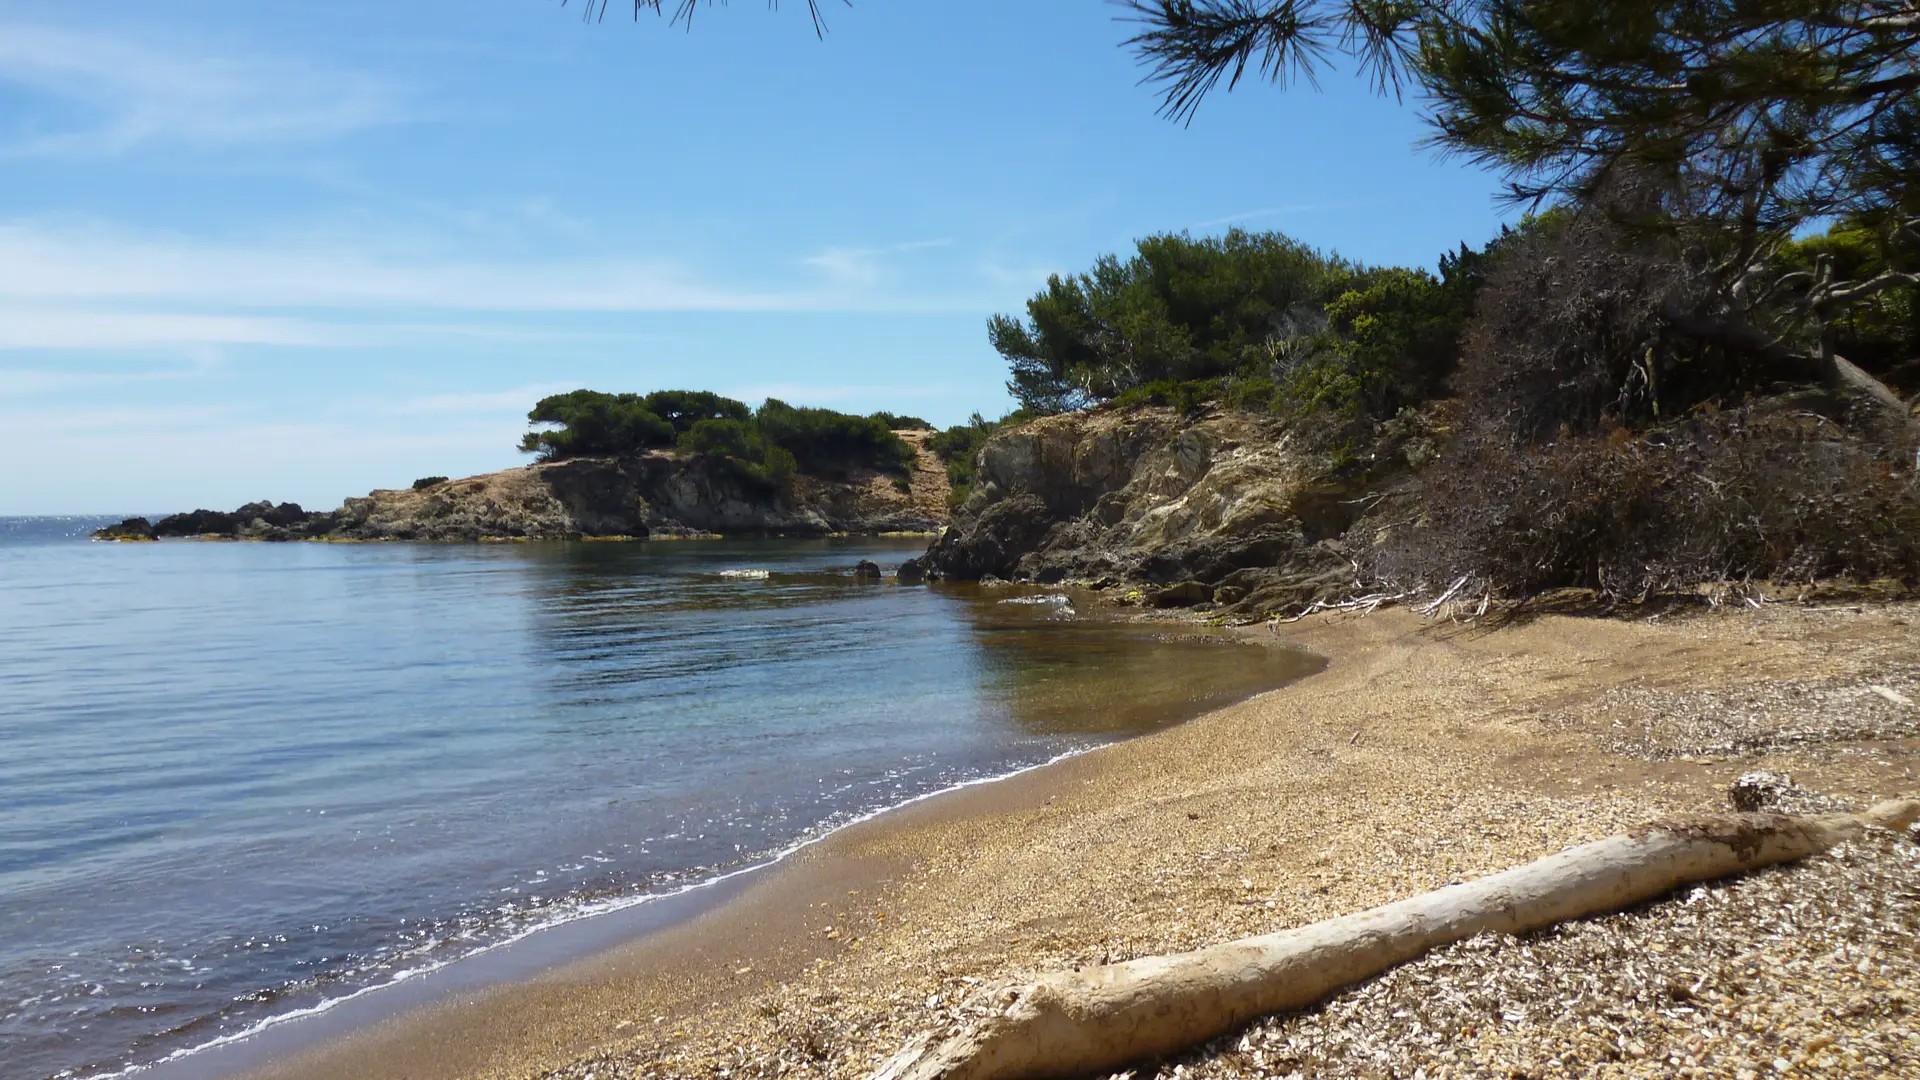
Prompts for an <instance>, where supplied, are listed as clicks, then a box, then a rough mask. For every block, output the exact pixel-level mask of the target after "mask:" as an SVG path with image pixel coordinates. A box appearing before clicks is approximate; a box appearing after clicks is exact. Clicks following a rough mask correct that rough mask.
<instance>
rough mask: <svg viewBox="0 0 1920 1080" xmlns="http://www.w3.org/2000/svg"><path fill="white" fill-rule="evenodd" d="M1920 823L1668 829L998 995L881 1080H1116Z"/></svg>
mask: <svg viewBox="0 0 1920 1080" xmlns="http://www.w3.org/2000/svg"><path fill="white" fill-rule="evenodd" d="M1916 818H1920V801H1914V800H1907V801H1900V802H1888V803H1881V804H1880V805H1878V806H1875V807H1873V808H1872V809H1871V810H1868V811H1867V812H1866V813H1864V814H1858V815H1850V814H1841V815H1833V816H1826V817H1790V816H1785V815H1777V814H1734V815H1728V816H1725V817H1718V818H1711V819H1707V820H1703V821H1699V822H1693V823H1667V824H1661V825H1656V826H1652V827H1650V828H1647V829H1645V830H1642V831H1640V832H1637V833H1634V834H1631V835H1627V836H1614V837H1609V838H1607V839H1605V840H1600V841H1596V842H1594V843H1591V844H1586V845H1584V846H1581V847H1577V848H1571V849H1569V850H1567V851H1563V852H1560V853H1559V854H1557V855H1550V856H1547V857H1546V858H1544V859H1540V860H1538V861H1535V862H1532V863H1528V864H1527V865H1525V866H1521V867H1517V868H1515V869H1512V870H1507V871H1504V872H1502V873H1498V874H1494V875H1492V876H1490V877H1485V878H1481V879H1480V880H1478V881H1473V882H1469V883H1466V884H1462V885H1450V886H1448V887H1446V888H1444V889H1439V890H1436V891H1434V892H1430V893H1426V894H1424V895H1421V896H1415V897H1411V898H1409V899H1406V900H1402V901H1399V902H1398V903H1393V904H1388V905H1386V906H1384V907H1377V908H1373V909H1372V910H1369V911H1362V912H1358V913H1356V914H1352V915H1343V916H1340V917H1339V918H1335V919H1329V920H1327V921H1325V922H1320V923H1315V924H1313V925H1311V926H1305V927H1300V928H1299V929H1295V930H1286V931H1282V932H1280V933H1276V934H1266V935H1263V936H1260V937H1252V938H1244V939H1242V940H1239V941H1232V942H1227V943H1226V944H1222V945H1215V946H1212V947H1210V948H1205V949H1199V950H1197V951H1194V952H1189V953H1179V954H1175V955H1171V956H1149V957H1143V958H1141V959H1138V960H1130V961H1127V962H1126V963H1122V964H1111V965H1106V966H1102V967H1093V968H1088V969H1085V970H1083V971H1071V972H1057V973H1054V974H1051V975H1045V976H1042V977H1040V978H1039V979H1037V980H1035V981H1032V982H1028V983H1016V984H1008V985H1003V986H1000V987H997V988H995V989H992V990H989V991H986V998H985V1001H986V1004H987V1005H988V1007H989V1008H990V1009H991V1012H990V1013H989V1014H988V1015H987V1016H985V1017H984V1018H982V1019H980V1020H978V1021H976V1022H974V1023H972V1024H970V1025H967V1026H964V1027H962V1028H960V1029H959V1030H955V1031H951V1032H950V1033H945V1037H944V1038H943V1037H941V1035H942V1034H943V1033H940V1032H930V1033H928V1034H925V1035H922V1036H921V1037H919V1038H918V1039H915V1040H914V1041H913V1042H911V1043H909V1044H908V1045H907V1047H906V1048H905V1049H903V1050H901V1051H900V1052H899V1053H898V1054H896V1055H895V1056H894V1057H893V1058H892V1059H891V1060H889V1061H888V1062H887V1063H886V1064H885V1065H884V1066H882V1067H881V1069H880V1070H879V1071H878V1072H876V1073H875V1074H874V1075H873V1080H1031V1078H1040V1077H1071V1076H1082V1075H1086V1074H1089V1073H1097V1072H1101V1071H1103V1070H1112V1069H1114V1068H1116V1067H1118V1066H1121V1065H1125V1064H1127V1063H1129V1062H1133V1061H1138V1060H1141V1059H1143V1058H1151V1057H1159V1056H1164V1055H1167V1054H1172V1053H1175V1052H1177V1051H1180V1050H1183V1049H1185V1048H1187V1047H1189V1046H1193V1045H1195V1044H1197V1043H1200V1042H1203V1041H1205V1040H1207V1039H1210V1038H1212V1037H1214V1036H1216V1035H1221V1034H1224V1033H1226V1032H1229V1031H1232V1030H1234V1029H1235V1028H1238V1027H1240V1026H1242V1025H1244V1024H1246V1023H1247V1022H1248V1021H1251V1020H1253V1019H1255V1018H1256V1017H1260V1016H1265V1015H1268V1014H1270V1013H1275V1012H1281V1011H1284V1010H1287V1009H1297V1008H1301V1007H1304V1006H1307V1005H1311V1004H1313V1003H1314V1002H1316V1001H1319V1000H1320V999H1321V998H1323V997H1325V996H1327V995H1328V994H1330V993H1332V992H1333V991H1335V990H1338V989H1340V988H1341V987H1344V986H1348V985H1350V984H1352V983H1355V982H1358V981H1360V980H1362V979H1365V978H1368V977H1370V976H1373V975H1376V974H1378V973H1380V972H1381V971H1384V970H1386V969H1387V968H1390V967H1393V966H1394V965H1396V964H1401V963H1404V962H1406V961H1408V960H1412V959H1414V958H1416V957H1418V956H1420V955H1421V954H1423V953H1425V952H1427V951H1428V950H1430V949H1434V948H1438V947H1440V946H1442V945H1447V944H1450V943H1452V942H1455V941H1460V940H1462V939H1464V938H1468V937H1472V936H1473V935H1475V934H1480V933H1486V932H1488V931H1494V932H1499V933H1507V934H1517V933H1521V932H1523V931H1527V930H1534V929H1538V928H1540V927H1543V926H1549V925H1551V924H1553V923H1556V922H1560V921H1562V920H1565V919H1573V918H1579V917H1581V916H1586V915H1593V914H1597V913H1601V912H1609V911H1615V910H1618V909H1620V908H1623V907H1628V906H1630V905H1632V904H1636V903H1639V902H1641V901H1644V900H1649V899H1652V898H1653V897H1656V896H1659V895H1661V894H1662V893H1665V892H1668V891H1670V890H1672V889H1674V888H1677V887H1679V886H1682V885H1687V884H1691V883H1694V882H1700V881H1710V880H1713V879H1715V878H1720V877H1725V876H1727V875H1729V874H1735V873H1740V872H1742V871H1746V870H1753V869H1756V868H1758V867H1762V866H1768V865H1771V864H1774V863H1782V862H1790V861H1793V860H1795V859H1801V858H1805V857H1806V856H1809V855H1813V854H1816V853H1818V852H1821V851H1824V850H1826V849H1827V848H1829V847H1832V846H1833V845H1835V844H1838V843H1840V842H1842V841H1845V840H1848V839H1851V838H1853V837H1856V836H1859V835H1860V834H1861V833H1862V832H1864V831H1865V830H1866V828H1867V827H1868V826H1882V827H1886V828H1905V827H1906V826H1908V825H1910V824H1911V823H1912V822H1913V821H1914V820H1915V819H1916Z"/></svg>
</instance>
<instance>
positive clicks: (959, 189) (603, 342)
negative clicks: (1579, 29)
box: [0, 0, 1511, 515]
mask: <svg viewBox="0 0 1920 1080" xmlns="http://www.w3.org/2000/svg"><path fill="white" fill-rule="evenodd" d="M826 11H827V16H828V32H827V34H826V35H825V37H824V39H819V38H816V37H815V35H814V32H813V27H812V24H811V23H810V22H809V20H808V19H807V16H806V10H805V5H804V4H803V3H799V2H798V0H787V3H786V4H784V5H782V7H781V10H779V11H768V10H766V7H765V6H764V5H762V4H759V3H756V2H753V0H740V2H738V3H735V4H733V5H732V6H730V7H729V6H723V7H715V8H712V9H710V10H709V9H704V8H703V9H702V10H701V11H700V13H699V15H698V16H697V18H696V21H695V24H694V26H693V27H692V29H691V31H690V32H689V31H688V30H687V29H686V28H684V27H676V26H670V25H669V24H668V23H667V22H665V21H664V20H661V19H659V18H657V17H655V16H653V15H652V14H645V15H643V16H641V17H640V19H639V20H638V21H635V20H634V19H633V18H632V17H631V10H630V8H626V7H622V0H612V3H610V4H609V6H608V10H607V13H606V17H605V18H604V19H603V20H600V21H587V20H583V19H582V17H581V15H582V10H581V7H580V0H573V2H572V3H571V4H569V5H565V6H563V5H562V4H560V3H559V2H558V0H409V2H408V3H395V2H393V0H329V2H327V3H325V4H284V3H273V4H263V3H259V2H257V0H148V2H147V3H143V4H138V5H131V4H59V5H54V4H46V3H44V2H38V0H36V2H31V3H30V2H25V0H0V432H4V433H5V436H6V437H5V440H4V441H5V445H6V446H7V447H8V448H9V449H8V450H7V451H6V453H7V454H8V456H9V458H10V460H9V462H8V464H7V467H6V468H4V469H0V515H6V514H80V513H160V512H171V511H175V510H183V509H189V508H193V507H210V508H218V509H231V508H232V507H234V506H236V505H239V504H240V503H242V502H247V501H251V500H254V499H262V498H268V499H273V500H276V501H279V500H292V501H297V502H300V503H302V504H304V505H306V506H307V507H309V508H331V507H333V506H337V505H338V504H339V503H340V500H341V499H342V498H344V497H346V496H349V495H358V494H363V493H365V492H366V491H368V490H370V489H372V488H376V487H397V486H404V485H406V484H408V483H410V482H411V481H412V480H413V479H414V478H416V477H419V476H424V475H441V474H444V475H452V476H462V475H469V474H473V473H477V472H484V471H489V470H493V469H499V468H505V467H508V466H511V465H515V464H520V463H523V462H524V460H525V459H524V456H523V455H521V454H519V453H518V452H517V451H516V449H515V447H516V445H517V443H518V441H519V436H520V434H521V433H522V432H523V431H525V430H526V427H527V424H526V412H527V410H528V409H529V408H530V407H531V406H532V404H533V402H534V401H536V400H538V399H539V398H540V397H542V396H544V395H546V394H549V393H555V392H559V391H564V390H571V389H574V388H577V387H591V388H594V389H601V390H609V391H618V390H634V391H647V390H653V389H661V388H691V389H713V390H718V391H720V392H722V393H725V394H728V395H730V396H733V397H738V398H742V399H745V400H747V401H749V402H750V403H758V402H759V401H760V400H761V399H763V398H766V397H778V398H781V399H783V400H786V401H788V402H790V403H792V404H805V405H823V406H828V407H832V408H837V409H843V410H847V411H853V412H870V411H873V410H877V409H887V410H889V411H893V412H899V413H910V414H914V415H918V416H922V417H925V418H926V419H928V420H930V421H933V422H935V423H938V424H942V425H945V424H950V423H955V422H959V421H961V420H964V419H965V418H966V417H967V415H968V414H970V413H972V412H975V411H979V412H982V413H985V414H987V415H989V416H995V415H998V414H999V413H1001V412H1003V411H1005V410H1006V409H1007V408H1009V407H1010V405H1011V402H1010V400H1009V399H1008V397H1007V395H1006V392H1005V387H1004V382H1005V378H1006V371H1005V365H1004V363H1003V362H1002V360H1001V359H1000V357H999V356H998V355H997V354H996V353H994V351H993V350H992V348H991V347H989V345H988V344H987V338H986V329H985V328H986V320H987V318H988V316H990V315H992V314H994V313H996V312H1018V311H1020V310H1021V308H1022V305H1023V304H1024V303H1025V301H1026V299H1027V298H1028V297H1029V296H1031V295H1033V293H1034V292H1035V291H1036V290H1038V289H1039V288H1040V287H1042V286H1043V285H1044V284H1045V281H1046V278H1047V276H1048V275H1049V274H1052V273H1063V274H1064V273H1074V272H1078V271H1080V270H1084V269H1086V268H1087V267H1088V266H1089V265H1091V263H1092V262H1093V260H1094V258H1095V257H1097V256H1098V255H1100V254H1102V253H1105V252H1124V251H1127V250H1129V249H1130V248H1131V246H1132V243H1133V241H1134V240H1136V239H1137V238H1139V237H1142V236H1145V235H1148V234H1151V233H1157V232H1169V231H1181V230H1186V231H1189V232H1190V233H1192V234H1193V235H1196V236H1199V235H1206V234H1216V233H1220V232H1224V231H1225V230H1226V229H1228V228H1229V227H1232V226H1240V227H1243V228H1248V229H1259V230H1267V229H1272V230H1278V231H1282V232H1285V233H1288V234H1290V235H1292V236H1294V237H1296V238H1298V239H1300V240H1303V241H1306V242H1307V243H1310V244H1313V245H1315V246H1317V247H1321V248H1324V249H1330V250H1334V251H1338V252H1339V253H1340V254H1342V255H1345V256H1347V257H1348V258H1352V259H1356V260H1359V261H1362V262H1367V263H1377V264H1379V263H1397V264H1404V265H1420V266H1429V267H1431V266H1433V265H1434V264H1435V262H1436V260H1437V258H1438V256H1439V254H1440V252H1441V251H1443V250H1448V249H1451V248H1454V247H1456V246H1457V245H1458V244H1459V243H1460V242H1462V241H1463V240H1464V241H1467V242H1470V243H1474V244H1479V243H1481V242H1483V241H1485V240H1486V239H1487V238H1488V237H1490V236H1491V235H1492V234H1493V233H1494V232H1496V231H1497V230H1498V227H1499V223H1500V222H1501V221H1502V220H1503V219H1505V218H1507V217H1510V216H1511V215H1510V213H1509V212H1508V211H1506V210H1505V209H1504V208H1502V207H1501V206H1500V205H1499V204H1498V203H1497V201H1496V198H1495V195H1496V192H1497V190H1498V181H1497V178H1496V177H1494V176H1492V175H1490V174H1488V173H1486V172H1483V171H1481V170H1478V169H1476V168H1475V167H1473V166H1472V165H1470V164H1467V163H1464V162H1461V161H1458V160H1453V159H1446V158H1442V157H1440V156H1438V155H1436V154H1434V153H1433V152H1432V151H1429V150H1425V149H1422V148H1421V147H1420V146H1419V145H1418V144H1419V142H1420V139H1421V138H1422V136H1423V134H1424V129H1423V128H1422V126H1421V124H1420V121H1419V113H1418V110H1417V108H1416V105H1417V103H1415V102H1407V103H1396V102H1395V101H1394V100H1393V99H1391V98H1382V97H1379V96H1377V95H1375V94H1373V93H1372V91H1371V89H1370V87H1369V86H1368V85H1367V84H1366V83H1365V82H1363V81H1361V80H1359V79H1356V78H1354V77H1352V76H1351V75H1348V74H1343V73H1340V72H1329V73H1325V74H1323V76H1322V78H1321V85H1320V89H1319V90H1318V91H1317V92H1316V91H1315V90H1314V89H1312V88H1309V87H1303V86H1295V87H1291V88H1289V89H1287V90H1285V91H1281V90H1276V89H1274V88H1271V87H1268V86H1264V85H1254V86H1250V87H1249V86H1243V87H1242V88H1241V89H1240V90H1238V91H1236V92H1235V93H1233V94H1232V95H1226V94H1221V95H1217V96H1216V97H1214V98H1212V99H1210V100H1209V101H1208V102H1207V103H1206V105H1205V106H1204V107H1203V108H1202V109H1201V111H1200V113H1199V115H1198V117H1197V118H1196V119H1195V120H1194V121H1193V123H1192V124H1191V125H1187V126H1182V125H1180V124H1176V123H1172V122H1169V121H1167V120H1165V119H1163V118H1161V117H1160V116H1158V115H1157V114H1156V106H1157V104H1158V101H1157V98H1156V96H1155V92H1154V90H1153V89H1152V88H1151V87H1148V86H1142V85H1140V76H1141V74H1142V72H1141V70H1140V68H1139V66H1138V64H1137V62H1136V60H1135V59H1134V58H1133V57H1132V56H1131V55H1130V54H1129V53H1128V52H1126V51H1125V50H1124V49H1123V48H1122V47H1121V43H1122V42H1123V41H1124V40H1125V38H1126V37H1127V36H1128V35H1129V34H1130V33H1131V32H1132V29H1131V28H1130V26H1129V25H1128V24H1127V23H1125V22H1124V21H1121V16H1123V15H1124V14H1125V12H1124V9H1123V8H1121V7H1119V6H1118V5H1116V4H1114V3H1111V2H1109V0H856V3H855V4H854V5H853V6H851V7H841V6H839V4H838V3H832V4H830V5H829V6H827V8H826Z"/></svg>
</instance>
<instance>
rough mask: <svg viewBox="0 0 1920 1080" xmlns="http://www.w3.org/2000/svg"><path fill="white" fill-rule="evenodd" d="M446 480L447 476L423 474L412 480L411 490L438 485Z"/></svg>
mask: <svg viewBox="0 0 1920 1080" xmlns="http://www.w3.org/2000/svg"><path fill="white" fill-rule="evenodd" d="M446 482H447V478H446V477H444V476H423V477H421V478H420V479H418V480H415V481H414V482H413V490H415V491H425V490H427V489H428V488H430V487H439V486H440V485H441V484H444V483H446Z"/></svg>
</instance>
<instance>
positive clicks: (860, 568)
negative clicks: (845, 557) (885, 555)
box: [853, 559, 880, 581]
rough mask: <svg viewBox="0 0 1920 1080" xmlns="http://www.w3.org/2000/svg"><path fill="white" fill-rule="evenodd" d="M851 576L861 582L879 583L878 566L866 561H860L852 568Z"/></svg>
mask: <svg viewBox="0 0 1920 1080" xmlns="http://www.w3.org/2000/svg"><path fill="white" fill-rule="evenodd" d="M853 576H854V577H855V578H857V579H859V580H861V581H879V580H880V564H879V563H876V562H873V561H871V560H868V559H861V560H860V561H859V562H858V563H856V564H855V565H854V567H853Z"/></svg>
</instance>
